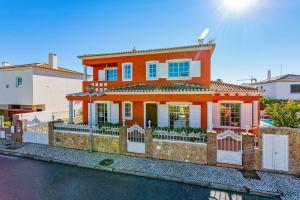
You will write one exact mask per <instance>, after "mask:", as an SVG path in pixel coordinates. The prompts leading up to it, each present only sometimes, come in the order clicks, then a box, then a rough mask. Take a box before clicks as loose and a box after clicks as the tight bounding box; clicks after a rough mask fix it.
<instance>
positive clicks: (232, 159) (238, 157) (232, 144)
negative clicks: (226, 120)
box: [217, 130, 243, 165]
mask: <svg viewBox="0 0 300 200" xmlns="http://www.w3.org/2000/svg"><path fill="white" fill-rule="evenodd" d="M242 158H243V151H242V136H241V135H238V134H236V133H235V132H234V131H232V130H226V131H224V132H223V133H221V134H218V135H217V162H218V163H226V164H233V165H242Z"/></svg>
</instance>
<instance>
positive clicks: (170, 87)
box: [107, 83, 210, 92]
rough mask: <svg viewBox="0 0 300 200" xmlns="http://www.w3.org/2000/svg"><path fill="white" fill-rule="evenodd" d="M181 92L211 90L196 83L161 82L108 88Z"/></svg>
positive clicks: (116, 90)
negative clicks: (158, 83)
mask: <svg viewBox="0 0 300 200" xmlns="http://www.w3.org/2000/svg"><path fill="white" fill-rule="evenodd" d="M173 91H176V92H179V91H210V89H209V87H204V86H200V85H195V84H186V83H175V84H161V85H146V84H137V85H128V86H121V87H114V88H110V89H108V90H107V92H173Z"/></svg>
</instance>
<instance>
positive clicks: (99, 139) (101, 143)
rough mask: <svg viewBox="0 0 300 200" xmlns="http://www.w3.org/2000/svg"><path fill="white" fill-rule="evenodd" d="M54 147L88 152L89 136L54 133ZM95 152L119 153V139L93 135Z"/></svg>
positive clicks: (84, 134)
mask: <svg viewBox="0 0 300 200" xmlns="http://www.w3.org/2000/svg"><path fill="white" fill-rule="evenodd" d="M53 140H54V141H53V146H58V147H65V148H71V149H81V150H88V148H89V134H86V133H61V132H54V134H53ZM93 151H96V152H105V153H119V137H118V136H104V135H93Z"/></svg>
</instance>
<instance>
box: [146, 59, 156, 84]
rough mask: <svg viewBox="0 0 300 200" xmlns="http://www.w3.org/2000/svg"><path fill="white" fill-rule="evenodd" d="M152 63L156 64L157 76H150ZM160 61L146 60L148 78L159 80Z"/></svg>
mask: <svg viewBox="0 0 300 200" xmlns="http://www.w3.org/2000/svg"><path fill="white" fill-rule="evenodd" d="M151 64H156V77H150V76H149V75H150V74H149V67H150V65H151ZM158 66H159V62H158V61H147V62H146V80H158Z"/></svg>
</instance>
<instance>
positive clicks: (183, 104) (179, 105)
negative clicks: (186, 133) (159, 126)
mask: <svg viewBox="0 0 300 200" xmlns="http://www.w3.org/2000/svg"><path fill="white" fill-rule="evenodd" d="M167 105H168V121H169V124H168V126H169V127H171V119H170V114H171V112H170V106H177V107H183V106H185V107H188V109H189V112H188V117H189V119H188V125H187V126H186V127H182V128H189V127H190V106H189V105H190V104H189V103H185V102H184V103H175V102H172V103H168V104H167ZM172 128H175V127H172Z"/></svg>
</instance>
